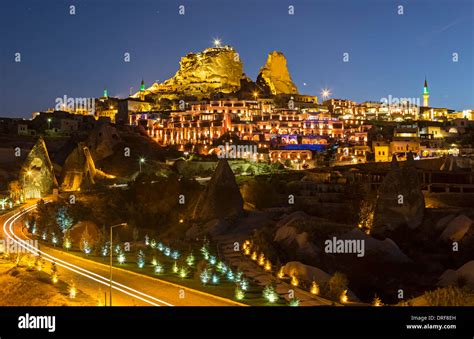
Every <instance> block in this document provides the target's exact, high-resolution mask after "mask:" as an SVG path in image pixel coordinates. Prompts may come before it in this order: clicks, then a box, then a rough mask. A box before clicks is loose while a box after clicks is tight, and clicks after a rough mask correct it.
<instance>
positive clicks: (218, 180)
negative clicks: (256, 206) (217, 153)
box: [193, 159, 244, 221]
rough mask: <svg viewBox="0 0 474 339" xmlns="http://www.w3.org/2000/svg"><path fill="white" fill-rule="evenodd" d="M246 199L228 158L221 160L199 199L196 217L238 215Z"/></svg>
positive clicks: (215, 217) (209, 217)
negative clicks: (243, 197)
mask: <svg viewBox="0 0 474 339" xmlns="http://www.w3.org/2000/svg"><path fill="white" fill-rule="evenodd" d="M243 205H244V200H243V199H242V195H241V194H240V190H239V186H238V185H237V183H236V182H235V176H234V173H233V172H232V170H231V168H230V166H229V164H228V163H227V160H225V159H221V160H219V162H218V164H217V167H216V170H215V171H214V174H213V175H212V178H211V180H210V181H209V184H208V185H207V187H206V189H205V190H204V192H202V194H201V196H200V197H199V199H198V202H197V204H196V207H195V209H194V215H193V217H194V219H201V220H203V221H206V220H211V219H220V218H226V217H231V216H235V215H238V214H240V213H242V211H243Z"/></svg>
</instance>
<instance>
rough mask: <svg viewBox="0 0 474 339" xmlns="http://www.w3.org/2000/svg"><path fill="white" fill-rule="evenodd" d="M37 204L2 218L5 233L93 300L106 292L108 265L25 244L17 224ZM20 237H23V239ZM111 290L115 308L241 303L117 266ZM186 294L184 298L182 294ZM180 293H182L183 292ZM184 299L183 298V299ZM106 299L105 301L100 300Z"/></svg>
mask: <svg viewBox="0 0 474 339" xmlns="http://www.w3.org/2000/svg"><path fill="white" fill-rule="evenodd" d="M35 208H36V204H33V205H30V206H29V207H26V208H25V209H24V210H22V211H20V212H17V213H15V214H14V215H12V216H10V217H9V218H7V216H5V215H4V216H1V217H0V220H1V221H2V223H3V233H4V236H5V237H8V238H10V239H11V240H13V241H14V242H16V243H17V244H18V245H19V246H21V247H23V248H25V249H26V250H28V251H29V252H31V253H33V254H35V255H37V254H38V253H41V256H42V257H43V258H44V259H45V260H46V261H48V262H52V261H54V262H56V265H57V267H58V271H59V278H60V280H63V281H65V282H69V281H70V280H73V281H74V282H75V284H76V286H77V288H78V289H79V290H80V291H82V292H84V293H86V294H88V295H90V296H91V297H92V298H94V297H95V296H98V292H99V288H100V289H101V290H102V291H104V292H105V291H107V293H108V288H109V282H110V280H109V279H108V277H109V270H110V267H109V266H108V265H103V264H100V263H96V262H93V261H91V260H87V259H83V258H80V257H77V256H74V255H71V254H69V253H65V252H63V251H60V250H56V249H54V248H50V247H43V248H41V249H38V248H35V247H33V246H32V245H31V244H30V243H29V242H26V241H25V240H26V239H27V237H26V236H24V235H22V232H21V230H22V227H23V223H22V222H18V221H19V220H20V219H21V218H22V217H23V216H24V215H25V214H27V213H28V212H30V211H32V210H34V209H35ZM20 235H21V236H20ZM112 287H113V289H114V294H113V305H114V306H125V305H130V306H133V305H138V306H237V305H239V304H238V303H236V302H234V301H232V300H228V299H224V298H220V297H217V296H213V295H211V294H207V293H203V292H199V291H196V290H193V289H189V288H186V287H183V286H179V285H175V284H171V283H168V282H165V281H162V280H159V279H155V278H152V277H148V276H144V275H139V274H136V273H133V272H130V271H126V270H123V269H117V268H115V267H114V270H113V280H112ZM183 291H184V297H183V293H182V292H183ZM180 292H181V293H180ZM180 296H181V298H180ZM101 299H104V298H101Z"/></svg>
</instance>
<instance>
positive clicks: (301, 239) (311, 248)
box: [273, 215, 317, 258]
mask: <svg viewBox="0 0 474 339" xmlns="http://www.w3.org/2000/svg"><path fill="white" fill-rule="evenodd" d="M284 220H285V221H286V223H281V222H280V223H279V225H280V227H278V229H277V230H276V232H275V237H274V239H273V240H274V241H275V242H277V243H279V244H280V245H281V246H283V247H284V248H292V249H294V250H295V251H296V254H299V255H302V256H304V257H306V258H315V257H316V255H317V248H316V246H315V245H314V244H313V243H312V242H311V241H310V239H309V235H308V233H307V232H299V231H298V229H297V228H296V227H293V226H290V225H291V224H293V223H294V222H295V221H296V220H298V215H294V216H293V217H292V218H284Z"/></svg>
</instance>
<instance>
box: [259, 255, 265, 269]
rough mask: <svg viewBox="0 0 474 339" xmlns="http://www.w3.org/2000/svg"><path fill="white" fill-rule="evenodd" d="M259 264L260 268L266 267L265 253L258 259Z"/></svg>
mask: <svg viewBox="0 0 474 339" xmlns="http://www.w3.org/2000/svg"><path fill="white" fill-rule="evenodd" d="M258 264H259V265H260V266H263V265H265V255H264V254H263V253H261V254H260V257H259V258H258Z"/></svg>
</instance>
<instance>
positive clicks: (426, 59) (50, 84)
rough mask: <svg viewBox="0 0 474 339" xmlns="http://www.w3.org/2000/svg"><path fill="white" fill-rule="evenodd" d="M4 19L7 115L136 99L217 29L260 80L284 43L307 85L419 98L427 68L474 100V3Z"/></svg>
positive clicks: (22, 11) (197, 3)
mask: <svg viewBox="0 0 474 339" xmlns="http://www.w3.org/2000/svg"><path fill="white" fill-rule="evenodd" d="M181 4H182V5H184V6H185V10H186V13H185V15H179V14H178V6H179V5H181ZM70 5H75V6H76V15H74V16H73V15H70V14H69V6H70ZM289 5H294V6H295V14H294V15H289V14H288V6H289ZM398 5H404V12H405V14H404V15H398V13H397V10H398V8H397V6H398ZM0 19H1V21H0V25H1V26H0V27H1V32H2V34H1V39H2V41H1V46H2V49H1V73H0V74H1V78H0V99H1V100H0V116H8V117H31V113H32V112H33V111H39V110H44V109H47V108H49V107H53V106H54V102H55V99H56V98H57V97H62V96H63V95H67V96H70V97H98V96H101V95H102V91H103V89H104V87H107V88H108V91H109V95H110V96H127V95H128V93H129V91H130V87H132V86H133V90H134V91H136V90H138V87H139V83H140V81H141V80H142V78H143V79H144V80H145V83H146V85H147V86H149V85H151V83H152V82H153V81H155V80H160V81H163V80H165V79H168V78H169V77H171V76H173V75H174V73H175V72H176V71H177V69H178V67H179V60H180V58H181V56H184V55H185V54H187V53H189V52H199V51H201V50H203V49H205V48H206V47H209V46H211V45H212V41H213V39H214V38H217V37H218V38H220V39H221V40H222V42H223V43H224V44H229V45H232V46H233V47H235V48H236V50H237V51H238V52H239V54H240V57H241V60H242V61H243V63H244V70H245V73H246V74H247V75H248V76H249V77H250V78H252V79H254V80H255V78H256V76H257V74H258V71H259V69H260V67H261V66H262V65H263V64H264V63H265V60H266V57H267V54H268V53H269V52H271V51H273V50H280V51H282V52H283V53H284V54H285V55H286V57H287V60H288V67H289V70H290V73H291V75H292V77H293V81H294V82H295V84H296V85H297V86H298V89H299V91H300V93H304V94H312V95H315V94H316V95H318V96H319V93H320V92H321V89H322V88H324V87H328V88H329V89H330V90H331V92H332V97H336V98H348V99H352V100H355V101H358V102H361V101H365V100H373V101H379V100H380V99H381V98H382V97H388V96H389V95H392V96H393V97H410V98H412V97H416V98H419V97H420V96H421V92H422V86H423V81H424V78H425V75H426V76H427V78H428V83H429V86H430V95H431V96H430V104H431V105H432V106H434V107H448V108H453V109H473V108H474V80H473V78H474V77H473V75H474V55H473V48H474V47H473V46H474V1H473V0H431V1H424V0H418V1H417V0H412V1H402V0H400V1H390V0H362V1H355V0H347V1H342V0H331V1H329V0H327V1H319V0H307V1H299V0H285V1H280V0H268V1H266V0H262V1H255V0H254V1H250V0H239V1H227V0H216V1H208V0H186V1H185V0H182V1H175V0H167V1H156V0H155V1H142V0H137V1H120V0H118V1H117V0H114V1H112V0H95V1H91V0H70V1H66V2H63V1H38V0H37V1H23V0H15V1H11V0H2V1H1V3H0ZM16 52H20V53H21V59H22V60H21V63H15V62H14V61H15V60H14V58H15V53H16ZM125 52H129V53H130V54H131V62H130V63H125V62H124V61H123V55H124V53H125ZM345 52H348V53H349V57H350V59H349V62H348V63H344V62H343V61H342V58H343V53H345ZM453 52H458V53H459V61H458V62H457V63H454V62H452V53H453ZM304 83H306V86H305V85H304Z"/></svg>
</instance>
